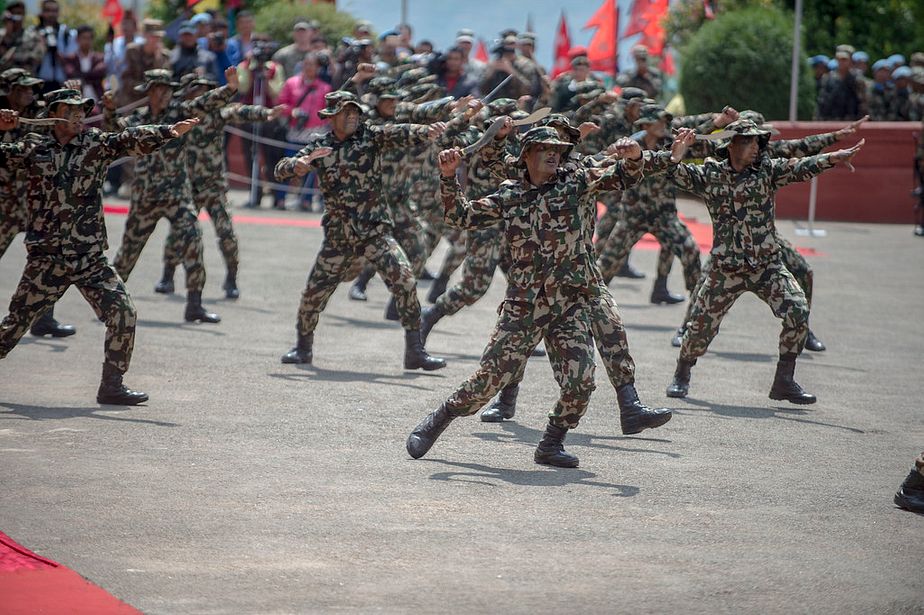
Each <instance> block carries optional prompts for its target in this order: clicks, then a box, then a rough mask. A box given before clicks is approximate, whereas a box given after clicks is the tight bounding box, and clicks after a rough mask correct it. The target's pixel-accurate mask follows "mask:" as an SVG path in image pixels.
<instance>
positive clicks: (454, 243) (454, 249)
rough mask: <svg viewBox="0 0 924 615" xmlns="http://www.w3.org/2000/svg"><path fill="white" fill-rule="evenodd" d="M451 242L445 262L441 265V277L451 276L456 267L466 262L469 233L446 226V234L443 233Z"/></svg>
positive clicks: (448, 241)
mask: <svg viewBox="0 0 924 615" xmlns="http://www.w3.org/2000/svg"><path fill="white" fill-rule="evenodd" d="M443 237H445V238H446V242H447V243H448V244H449V246H448V248H447V250H446V255H445V256H444V257H443V264H442V265H440V273H439V275H440V277H444V278H449V276H451V275H452V274H453V273H455V271H456V269H458V268H459V267H461V266H462V263H463V262H465V256H466V254H468V247H467V246H468V233H466V232H465V231H462V230H459V229H454V228H448V227H447V228H446V234H445V235H443Z"/></svg>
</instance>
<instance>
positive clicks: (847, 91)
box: [815, 45, 867, 121]
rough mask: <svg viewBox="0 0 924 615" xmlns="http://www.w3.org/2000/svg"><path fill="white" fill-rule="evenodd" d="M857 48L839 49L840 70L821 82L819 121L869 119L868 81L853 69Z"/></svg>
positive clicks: (844, 46) (844, 47)
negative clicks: (866, 117) (867, 112)
mask: <svg viewBox="0 0 924 615" xmlns="http://www.w3.org/2000/svg"><path fill="white" fill-rule="evenodd" d="M853 51H854V49H853V47H851V46H849V45H838V47H837V53H836V54H835V56H834V57H835V58H837V64H838V67H837V70H832V71H830V72H828V73H826V74H825V75H824V77H822V78H821V83H820V85H819V89H818V104H817V108H816V110H815V117H816V119H819V120H828V121H831V120H834V121H837V120H856V119H859V118H861V117H863V116H864V115H866V109H867V106H866V104H867V101H866V94H867V92H866V87H867V86H866V81H865V80H864V79H863V75H861V74H860V72H859V71H858V70H856V69H854V68H852V60H851V55H852V54H853Z"/></svg>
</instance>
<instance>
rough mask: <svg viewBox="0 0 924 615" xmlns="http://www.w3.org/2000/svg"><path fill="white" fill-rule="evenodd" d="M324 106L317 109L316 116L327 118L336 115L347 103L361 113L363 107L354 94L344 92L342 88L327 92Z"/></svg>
mask: <svg viewBox="0 0 924 615" xmlns="http://www.w3.org/2000/svg"><path fill="white" fill-rule="evenodd" d="M324 104H325V107H324V108H323V109H321V110H320V111H318V117H319V118H321V119H322V120H323V119H327V118H329V117H332V116H334V115H337V114H338V113H340V112H341V111H343V110H344V109H345V108H346V106H347V105H354V106H355V107H356V108H357V109H358V110H359V112H360V114H362V113H363V111H364V109H363V106H362V105H361V104H359V100H357V99H356V95H355V94H353V93H352V92H346V91H344V90H336V91H334V92H331V93H329V94H327V95H326V96H325V97H324Z"/></svg>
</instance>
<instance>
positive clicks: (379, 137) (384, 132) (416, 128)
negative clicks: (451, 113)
mask: <svg viewBox="0 0 924 615" xmlns="http://www.w3.org/2000/svg"><path fill="white" fill-rule="evenodd" d="M366 128H367V129H368V130H371V131H372V132H373V134H374V135H375V140H376V141H377V142H378V144H379V145H380V146H382V147H387V148H392V147H407V146H408V145H421V144H423V143H426V142H427V141H433V140H435V139H436V138H437V137H439V136H440V135H441V134H442V133H443V129H445V125H442V126H441V125H437V124H433V125H430V126H425V125H423V124H385V125H384V126H372V125H367V126H366Z"/></svg>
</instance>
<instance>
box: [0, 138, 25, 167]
mask: <svg viewBox="0 0 924 615" xmlns="http://www.w3.org/2000/svg"><path fill="white" fill-rule="evenodd" d="M31 151H32V145H31V144H29V143H28V142H26V141H16V142H13V143H0V164H2V165H3V166H4V167H8V168H12V167H18V166H20V165H22V163H23V161H24V160H25V158H26V156H28V155H29V152H31Z"/></svg>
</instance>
